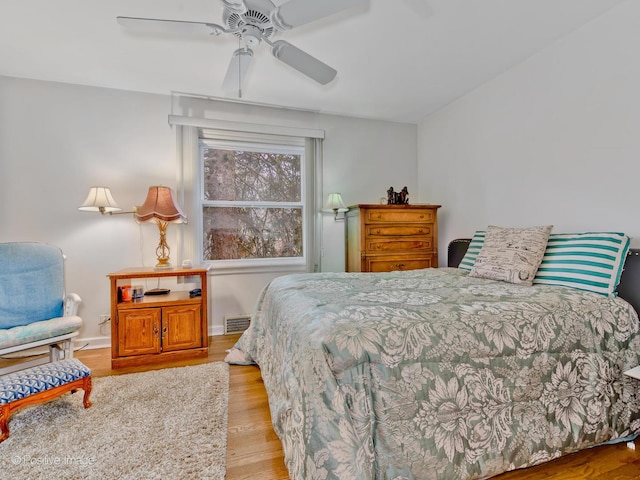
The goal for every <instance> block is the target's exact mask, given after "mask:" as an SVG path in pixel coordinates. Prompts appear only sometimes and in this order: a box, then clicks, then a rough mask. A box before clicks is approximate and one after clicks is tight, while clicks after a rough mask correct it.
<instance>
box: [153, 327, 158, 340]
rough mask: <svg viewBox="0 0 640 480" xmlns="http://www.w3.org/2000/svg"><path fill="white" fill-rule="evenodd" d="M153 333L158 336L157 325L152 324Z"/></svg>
mask: <svg viewBox="0 0 640 480" xmlns="http://www.w3.org/2000/svg"><path fill="white" fill-rule="evenodd" d="M153 334H154V335H155V336H156V337H157V336H158V326H157V325H154V326H153Z"/></svg>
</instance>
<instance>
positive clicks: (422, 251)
mask: <svg viewBox="0 0 640 480" xmlns="http://www.w3.org/2000/svg"><path fill="white" fill-rule="evenodd" d="M438 208H440V205H376V204H368V205H364V204H363V205H353V206H351V207H349V211H348V212H347V214H346V223H347V226H346V229H345V232H346V263H345V270H346V271H347V272H390V271H392V270H414V269H416V268H427V267H437V266H438Z"/></svg>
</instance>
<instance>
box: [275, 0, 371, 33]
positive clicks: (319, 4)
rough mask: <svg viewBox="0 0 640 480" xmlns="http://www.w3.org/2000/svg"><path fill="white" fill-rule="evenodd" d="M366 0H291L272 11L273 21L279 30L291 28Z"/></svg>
mask: <svg viewBox="0 0 640 480" xmlns="http://www.w3.org/2000/svg"><path fill="white" fill-rule="evenodd" d="M365 1H366V0H289V1H288V2H287V3H285V4H283V5H280V6H279V7H277V8H275V9H274V10H272V11H271V23H273V26H274V27H275V28H277V29H278V30H281V31H284V30H291V29H292V28H294V27H298V26H300V25H304V24H305V23H309V22H313V21H314V20H319V19H321V18H324V17H328V16H329V15H333V14H334V13H338V12H341V11H342V10H346V9H347V8H351V7H355V6H356V5H360V4H364V3H365Z"/></svg>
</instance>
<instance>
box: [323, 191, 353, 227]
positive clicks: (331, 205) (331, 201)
mask: <svg viewBox="0 0 640 480" xmlns="http://www.w3.org/2000/svg"><path fill="white" fill-rule="evenodd" d="M322 211H323V212H327V213H331V212H333V219H334V221H336V222H337V221H338V220H344V219H345V216H344V215H343V216H342V217H341V218H338V214H339V213H346V212H348V211H349V209H348V208H347V207H346V206H345V205H344V202H343V201H342V195H340V194H339V193H330V194H329V196H328V197H327V203H326V204H325V205H324V207H322Z"/></svg>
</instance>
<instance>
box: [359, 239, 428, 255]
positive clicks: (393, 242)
mask: <svg viewBox="0 0 640 480" xmlns="http://www.w3.org/2000/svg"><path fill="white" fill-rule="evenodd" d="M432 247H433V240H432V239H431V238H429V237H420V238H392V239H389V238H380V239H376V238H369V239H367V241H366V245H365V252H366V253H395V252H407V253H409V252H411V253H419V252H421V251H427V252H430V251H431V249H432Z"/></svg>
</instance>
